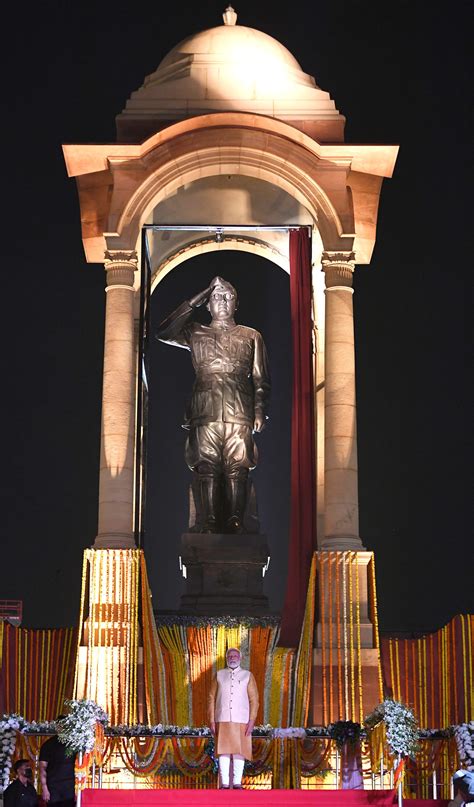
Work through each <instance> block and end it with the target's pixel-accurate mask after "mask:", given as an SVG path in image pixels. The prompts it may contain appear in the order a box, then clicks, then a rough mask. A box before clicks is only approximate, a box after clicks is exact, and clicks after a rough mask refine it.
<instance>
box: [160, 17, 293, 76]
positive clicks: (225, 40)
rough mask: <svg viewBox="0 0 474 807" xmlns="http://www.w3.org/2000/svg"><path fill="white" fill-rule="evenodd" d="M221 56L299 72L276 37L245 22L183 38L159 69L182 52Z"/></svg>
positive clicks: (209, 29) (228, 59) (230, 60)
mask: <svg viewBox="0 0 474 807" xmlns="http://www.w3.org/2000/svg"><path fill="white" fill-rule="evenodd" d="M191 54H192V55H199V56H208V57H211V56H213V57H217V56H219V57H221V58H222V59H224V60H225V61H226V62H235V63H240V64H241V63H242V61H243V59H245V60H251V61H252V62H259V63H260V64H265V65H268V66H269V67H270V66H275V65H281V66H282V67H286V68H290V69H293V70H298V71H301V67H300V65H299V64H298V62H297V61H296V59H295V57H294V56H293V55H292V54H291V53H290V51H289V50H288V49H287V48H285V46H284V45H282V44H281V43H280V42H278V40H277V39H274V38H273V37H272V36H269V35H268V34H265V33H264V32H263V31H258V30H257V29H256V28H247V27H246V26H244V25H230V24H227V25H226V24H224V25H218V26H216V27H215V28H208V29H207V30H206V31H200V32H199V33H197V34H192V35H191V36H188V37H186V39H183V41H182V42H180V43H179V44H178V45H176V46H175V47H174V48H173V49H172V50H171V51H170V52H169V53H168V55H167V56H165V58H164V59H163V61H162V62H161V63H160V65H159V67H158V70H162V69H164V68H166V67H168V66H169V65H171V64H174V63H175V62H177V61H179V60H181V59H182V58H183V56H185V55H191Z"/></svg>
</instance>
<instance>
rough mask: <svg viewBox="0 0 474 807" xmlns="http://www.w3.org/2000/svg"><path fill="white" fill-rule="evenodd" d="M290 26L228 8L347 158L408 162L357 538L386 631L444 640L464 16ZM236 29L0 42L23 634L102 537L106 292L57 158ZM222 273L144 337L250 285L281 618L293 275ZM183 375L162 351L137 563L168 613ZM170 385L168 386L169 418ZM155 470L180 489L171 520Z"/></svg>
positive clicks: (95, 7) (202, 10)
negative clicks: (302, 78)
mask: <svg viewBox="0 0 474 807" xmlns="http://www.w3.org/2000/svg"><path fill="white" fill-rule="evenodd" d="M278 7H279V8H280V9H281V10H278V11H277V7H276V5H275V3H274V2H269V0H265V1H264V2H262V1H259V2H257V3H255V2H253V3H247V6H246V7H245V4H244V5H239V6H237V8H236V10H237V11H238V13H239V22H240V23H241V24H242V25H248V26H250V27H254V28H258V29H261V30H263V31H265V32H266V33H268V34H270V35H271V36H273V37H275V38H276V39H278V40H279V41H281V42H282V43H283V44H284V45H285V46H286V47H287V48H288V49H289V50H290V51H291V52H292V53H293V54H294V55H295V57H296V58H297V59H298V61H299V62H300V64H301V66H302V68H303V69H304V70H305V72H307V73H310V74H311V75H313V76H315V78H316V82H317V84H318V85H319V86H320V87H321V88H322V89H324V90H327V91H329V92H330V94H331V97H332V98H334V99H335V102H336V106H337V107H338V109H339V110H340V111H341V112H342V113H343V114H344V115H345V116H346V118H347V125H346V140H347V141H348V142H352V143H397V144H400V146H401V149H400V154H399V158H398V161H397V165H396V169H395V174H394V177H393V179H392V180H385V182H384V185H383V188H382V196H381V205H380V211H379V219H378V231H377V234H378V239H377V244H376V247H375V251H374V255H373V259H372V263H371V265H370V267H359V268H357V269H356V275H355V283H354V285H355V292H356V293H355V295H354V306H355V318H356V320H355V321H356V351H357V353H356V357H357V397H358V443H359V469H360V474H359V488H360V533H361V537H362V540H363V543H364V545H365V546H366V547H367V548H368V549H370V550H374V551H375V553H376V567H377V578H378V597H379V617H380V623H381V628H382V630H384V631H397V630H400V631H402V630H403V631H422V630H432V629H435V628H437V627H440V626H441V625H443V624H444V623H445V622H447V621H448V620H449V619H450V618H451V617H452V616H454V615H455V614H457V613H466V612H468V611H472V609H473V595H472V584H471V581H472V568H473V566H472V561H473V553H472V539H471V531H470V529H469V528H470V526H471V519H468V515H467V502H468V498H469V497H468V492H467V491H468V485H467V480H468V478H469V477H470V474H468V468H469V471H470V469H471V462H468V457H469V459H470V457H471V455H472V447H471V446H470V445H469V437H470V433H471V430H470V429H469V426H470V418H469V416H468V415H467V411H468V410H467V407H466V399H467V370H466V368H467V366H468V359H469V356H470V354H471V349H470V347H471V346H470V344H469V334H468V328H467V320H468V313H467V312H468V311H469V312H470V310H471V309H470V306H469V303H468V301H469V293H468V284H467V279H468V277H470V275H471V267H470V264H471V262H472V244H471V232H472V224H471V221H470V220H469V221H468V218H467V211H468V209H469V205H468V202H469V201H470V196H471V176H470V173H469V167H470V164H471V160H470V154H471V149H470V148H469V147H468V144H469V146H470V142H471V137H468V129H469V135H471V130H470V123H469V116H468V109H469V105H470V99H471V84H470V82H469V80H468V79H469V77H468V75H467V57H466V53H467V30H468V29H467V25H464V21H463V19H462V12H463V10H464V9H466V10H467V4H466V6H465V7H464V8H463V5H462V4H457V5H456V6H455V8H456V16H455V15H454V14H449V13H448V11H449V10H446V13H445V14H444V16H442V17H441V16H437V13H436V11H435V9H434V6H433V5H432V4H428V3H422V2H403V1H402V2H397V3H386V2H385V3H383V2H382V3H380V2H364V1H363V0H362V1H361V2H348V0H341V2H338V3H334V2H329V0H327V2H318V3H311V4H310V3H302V2H300V1H299V0H297V1H296V3H292V4H291V6H290V5H289V6H288V9H287V10H285V9H284V6H281V4H280V5H279V6H278ZM169 8H170V9H171V11H169V10H168V9H169ZM223 9H224V2H222V3H221V2H219V3H208V4H205V5H201V4H199V3H195V4H190V3H189V4H188V6H186V4H183V3H176V4H171V5H170V6H169V7H168V5H166V6H165V5H159V4H157V3H151V2H148V0H145V2H142V3H141V4H139V5H136V6H135V5H133V4H129V3H127V4H126V3H124V2H122V0H119V2H117V3H114V4H112V3H109V2H106V3H104V2H97V3H91V2H87V0H83V2H81V3H77V4H74V6H68V5H67V4H59V3H52V2H47V1H46V2H42V3H38V4H34V5H31V6H25V5H23V4H16V5H14V6H12V7H10V22H9V24H8V28H6V29H5V32H4V39H3V43H2V51H3V56H4V59H5V66H4V69H3V82H2V107H3V127H2V137H3V139H4V143H3V150H2V177H3V209H4V219H3V228H2V236H3V243H2V266H3V272H2V301H3V306H2V308H3V315H2V318H1V344H2V355H3V360H4V361H3V372H2V376H3V381H4V383H3V394H2V397H1V407H2V411H1V424H2V443H3V447H4V451H3V462H2V480H1V518H0V527H1V539H2V555H1V557H2V574H1V584H0V598H15V599H23V601H24V623H23V624H24V625H26V626H30V627H57V626H63V625H73V624H75V623H76V621H77V617H78V608H79V597H80V580H81V564H82V551H83V549H84V548H85V547H87V546H90V545H91V544H92V542H93V541H94V538H95V535H96V528H97V494H98V466H99V437H100V399H101V384H102V346H103V329H104V306H105V299H104V297H105V295H104V292H103V288H104V273H103V270H102V269H101V266H100V265H88V264H87V263H86V261H85V258H84V254H83V250H82V242H81V235H80V217H79V207H78V200H77V193H76V188H75V181H74V180H69V179H68V178H67V175H66V169H65V165H64V161H63V156H62V151H61V144H62V143H82V142H84V143H87V142H97V143H100V142H113V141H114V139H115V121H114V118H115V115H116V114H118V113H119V112H120V111H121V110H122V108H123V107H124V105H125V101H126V99H127V97H128V96H129V95H130V94H131V92H132V91H133V90H135V89H137V88H138V87H139V86H140V85H141V84H142V81H143V79H144V77H145V76H146V75H147V74H149V73H151V72H153V71H154V70H155V69H156V67H157V65H158V63H159V62H160V61H161V59H162V58H163V57H164V56H165V55H166V54H167V52H168V51H169V50H170V49H171V48H172V47H173V46H174V45H175V44H177V42H178V41H179V40H180V39H183V38H184V37H185V36H187V35H189V34H191V33H194V32H196V31H198V30H202V29H205V28H209V27H213V26H215V25H219V24H220V22H221V16H220V15H221V13H222V11H223ZM224 255H225V261H226V263H225V267H224V266H223V265H222V263H219V261H220V260H222V259H221V258H220V257H219V256H218V254H217V253H214V254H211V255H208V256H205V258H200V259H199V264H197V263H196V264H194V261H190V262H187V263H185V264H182V265H181V267H179V269H178V270H177V271H176V272H174V273H171V275H169V276H168V277H167V279H166V280H165V281H164V282H163V284H162V287H161V286H160V295H161V296H160V298H158V295H156V300H154V301H153V318H154V321H156V322H157V321H158V320H159V318H160V316H162V315H165V314H166V313H168V310H169V309H170V308H172V307H173V306H174V305H176V304H177V303H179V302H180V301H181V300H182V299H184V298H186V297H188V296H190V295H191V294H194V293H195V292H196V291H199V290H200V288H202V287H205V286H206V285H207V283H208V281H209V279H210V278H211V277H213V276H214V275H215V274H217V273H219V274H223V275H224V276H225V277H228V279H229V280H231V281H235V282H236V283H237V284H238V289H239V293H240V295H241V300H242V303H241V308H240V311H239V319H240V321H241V322H243V323H245V324H247V325H252V326H254V327H257V328H259V329H260V330H261V331H262V333H263V334H264V337H265V340H266V342H267V346H268V349H269V352H270V356H271V358H272V357H274V358H273V361H272V370H273V376H274V385H275V387H274V389H275V391H274V397H273V402H272V419H271V421H270V425H269V429H268V431H267V432H266V433H265V434H264V435H262V436H261V442H260V443H259V445H260V448H261V454H262V462H261V467H260V468H259V470H258V472H257V486H258V492H259V497H260V509H261V515H262V523H263V526H264V528H265V529H266V531H267V533H268V535H269V538H270V540H271V541H273V546H274V557H273V561H272V566H271V567H270V572H271V574H270V575H269V578H268V587H269V588H268V591H269V592H270V594H271V603H272V607H273V608H275V609H276V608H278V607H279V604H280V603H281V599H282V596H283V589H284V570H285V564H286V558H285V552H286V550H285V548H284V545H283V542H284V537H283V538H282V536H284V533H285V529H286V526H285V525H286V524H287V520H288V509H289V494H288V457H289V418H290V410H289V389H288V386H289V377H290V376H289V372H290V370H289V363H288V352H289V322H288V318H287V313H288V311H289V300H288V278H287V276H286V275H285V274H284V273H283V272H282V271H280V270H276V269H275V267H273V266H271V265H270V264H269V263H267V262H266V261H264V260H262V259H257V258H252V257H251V256H249V255H245V254H243V253H229V252H228V253H224ZM195 260H196V261H197V260H198V259H195ZM192 264H194V266H192ZM177 354H179V355H177ZM189 364H190V362H189V356H188V355H187V354H186V353H185V352H184V351H176V350H173V349H172V348H170V347H168V346H164V345H159V344H155V345H154V346H153V355H152V368H153V372H154V375H153V374H152V377H151V389H152V402H151V409H150V420H151V423H152V427H151V430H150V444H151V446H152V449H151V450H150V480H151V481H150V490H149V493H148V502H149V507H148V516H149V519H148V539H147V540H148V543H147V546H146V554H147V560H148V566H149V572H150V578H151V581H152V585H153V594H154V602H155V607H157V608H165V609H166V608H173V607H174V604H175V602H174V601H175V600H176V597H177V593H178V588H179V578H178V577H177V576H176V577H175V578H174V579H175V581H176V585H174V584H171V583H170V582H169V581H170V580H171V579H173V575H175V574H176V571H175V569H176V567H175V564H174V560H173V556H172V552H171V554H170V551H168V553H167V555H166V558H165V559H163V558H162V559H161V560H160V548H159V544H158V543H157V540H156V536H157V535H160V536H161V538H160V540H162V541H163V542H164V543H166V545H167V546H168V547H170V546H171V547H173V546H174V544H173V542H174V541H177V538H178V536H179V533H180V532H181V531H183V529H184V528H185V526H186V525H185V523H183V512H182V507H183V506H184V505H183V501H184V502H185V484H186V469H185V468H184V463H183V460H182V442H183V439H184V432H182V431H181V430H180V429H179V423H180V418H181V412H182V406H183V395H184V394H185V392H186V391H187V390H186V385H188V389H189V384H190V382H191V378H192V373H191V370H190V366H189ZM173 374H175V378H176V383H175V382H174V381H173ZM163 378H165V379H168V380H169V379H172V382H173V386H175V387H176V390H175V392H176V395H177V396H178V398H177V399H176V400H175V401H174V402H173V401H171V400H170V399H169V398H168V397H167V396H165V395H164V392H163V387H164V384H162V383H161V379H163ZM157 379H159V380H157ZM153 383H155V386H154V387H153ZM153 388H154V389H155V391H156V392H155V393H153ZM180 396H181V397H180ZM159 424H161V425H159ZM163 424H165V425H163ZM165 432H166V434H167V442H166V443H165V442H164V440H165ZM170 436H172V438H173V439H172V440H171V439H170ZM163 463H166V465H167V467H168V468H169V473H168V477H169V476H170V475H172V477H173V484H174V485H175V488H174V489H175V493H174V499H173V504H172V508H171V509H173V511H174V512H173V513H172V514H171V515H170V505H169V501H170V500H169V494H168V492H167V491H168V488H167V487H166V484H168V483H166V484H164V483H163V481H162V478H161V477H160V473H161V474H162V472H161V471H160V467H162V466H163ZM160 479H161V481H160ZM168 481H169V480H168ZM172 495H173V494H172ZM160 497H161V498H160ZM272 575H273V576H272ZM173 598H174V600H173Z"/></svg>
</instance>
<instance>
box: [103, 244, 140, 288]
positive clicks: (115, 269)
mask: <svg viewBox="0 0 474 807" xmlns="http://www.w3.org/2000/svg"><path fill="white" fill-rule="evenodd" d="M137 268H138V258H137V253H136V251H135V250H115V249H114V250H107V252H105V255H104V269H105V271H106V273H107V287H106V291H108V290H109V289H110V288H122V289H123V288H130V289H133V282H134V275H135V272H136V270H137Z"/></svg>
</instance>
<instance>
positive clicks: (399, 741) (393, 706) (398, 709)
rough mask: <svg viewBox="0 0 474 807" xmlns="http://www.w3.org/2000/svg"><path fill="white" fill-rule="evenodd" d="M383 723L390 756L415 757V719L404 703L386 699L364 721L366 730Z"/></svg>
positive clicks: (416, 748)
mask: <svg viewBox="0 0 474 807" xmlns="http://www.w3.org/2000/svg"><path fill="white" fill-rule="evenodd" d="M381 721H383V722H384V723H385V725H386V728H387V743H388V746H389V748H390V751H391V753H392V754H397V755H398V754H399V755H400V756H402V757H411V758H412V759H413V758H414V757H415V754H416V752H417V751H418V749H419V745H418V724H417V721H416V717H415V715H414V713H413V711H412V709H410V708H409V706H406V705H405V704H404V703H401V702H400V701H395V700H392V699H391V698H387V699H386V700H384V701H383V702H382V703H380V704H379V705H378V706H377V707H376V708H375V709H374V711H373V712H371V713H370V715H367V717H366V718H365V720H364V724H365V726H366V728H368V729H371V728H374V727H375V726H376V725H377V724H378V723H380V722H381Z"/></svg>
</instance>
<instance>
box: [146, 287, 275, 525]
mask: <svg viewBox="0 0 474 807" xmlns="http://www.w3.org/2000/svg"><path fill="white" fill-rule="evenodd" d="M203 305H206V306H207V308H208V310H209V312H210V314H211V317H212V321H211V324H210V325H201V324H200V323H198V322H193V321H192V317H193V313H194V310H195V309H196V308H199V307H201V306H203ZM236 309H237V292H236V290H235V289H234V287H233V286H232V285H231V284H230V283H228V282H227V281H225V280H223V279H222V278H221V277H215V278H214V279H213V280H212V281H211V283H210V285H209V287H208V288H207V289H205V290H204V291H203V292H200V293H199V294H197V295H196V296H195V297H193V298H192V299H191V300H189V301H186V302H184V303H183V304H182V305H181V306H179V308H177V309H176V311H174V312H173V313H172V314H171V315H170V316H169V317H168V318H167V319H166V320H165V321H164V322H162V323H161V325H160V326H159V329H158V332H157V334H156V337H157V339H159V340H160V341H162V342H167V343H168V344H171V345H175V346H178V347H183V348H186V349H188V350H190V351H191V356H192V361H193V366H194V369H195V371H196V381H195V384H194V388H193V394H192V399H191V404H190V407H189V409H188V412H187V413H186V422H185V424H184V428H186V429H189V437H188V440H187V442H186V451H185V459H186V463H187V465H188V467H189V468H190V469H191V470H192V471H193V473H194V485H193V490H194V496H195V500H196V511H197V512H198V513H199V514H200V519H199V524H197V525H196V530H197V531H199V532H203V533H219V532H223V533H242V532H244V515H245V509H246V504H247V501H246V500H247V479H248V474H249V470H251V469H252V468H255V466H256V464H257V459H258V452H257V447H256V445H255V441H254V439H253V435H252V432H261V431H262V429H263V428H264V427H265V422H266V418H267V408H268V399H269V394H270V375H269V371H268V361H267V355H266V350H265V345H264V342H263V339H262V336H261V334H260V333H259V332H258V331H256V330H255V329H254V328H248V327H246V326H244V325H237V324H236V322H235V320H234V313H235V311H236Z"/></svg>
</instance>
